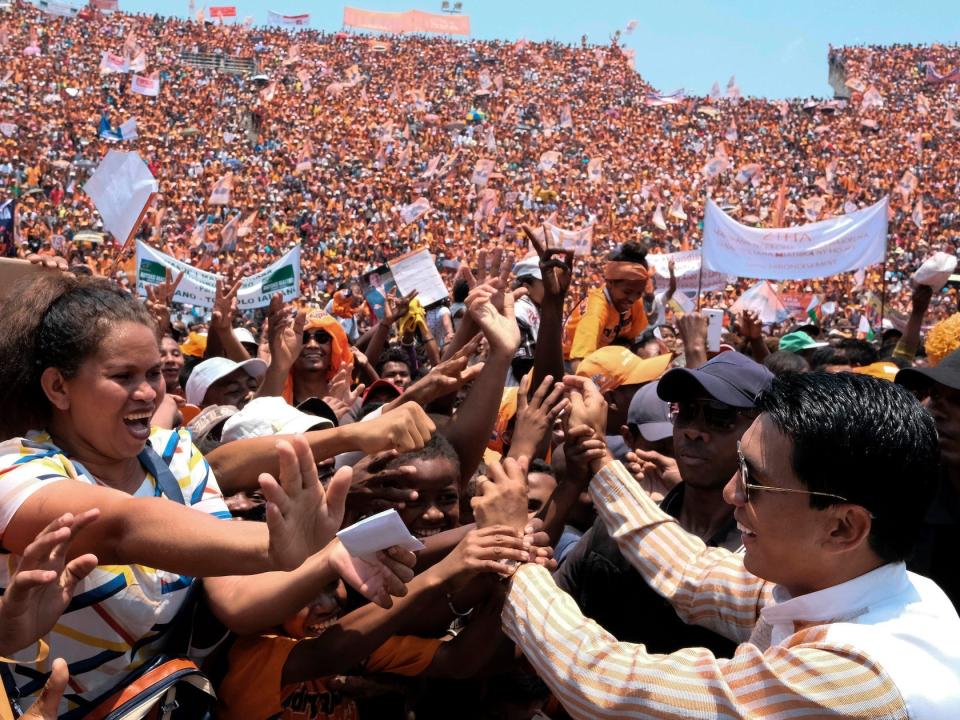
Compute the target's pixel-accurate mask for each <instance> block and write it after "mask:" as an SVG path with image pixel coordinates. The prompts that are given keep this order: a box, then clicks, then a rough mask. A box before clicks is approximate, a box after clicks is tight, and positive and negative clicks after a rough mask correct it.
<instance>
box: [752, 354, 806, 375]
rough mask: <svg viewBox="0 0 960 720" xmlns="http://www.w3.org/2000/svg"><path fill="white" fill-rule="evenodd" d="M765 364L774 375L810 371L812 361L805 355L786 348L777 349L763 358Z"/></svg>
mask: <svg viewBox="0 0 960 720" xmlns="http://www.w3.org/2000/svg"><path fill="white" fill-rule="evenodd" d="M763 364H764V365H765V366H766V368H767V369H768V370H769V371H770V372H772V373H773V374H774V375H785V374H786V373H805V372H810V363H808V362H807V360H806V358H804V357H803V355H801V354H800V353H795V352H787V351H786V350H777V352H775V353H770V354H769V355H767V356H766V357H765V358H764V359H763Z"/></svg>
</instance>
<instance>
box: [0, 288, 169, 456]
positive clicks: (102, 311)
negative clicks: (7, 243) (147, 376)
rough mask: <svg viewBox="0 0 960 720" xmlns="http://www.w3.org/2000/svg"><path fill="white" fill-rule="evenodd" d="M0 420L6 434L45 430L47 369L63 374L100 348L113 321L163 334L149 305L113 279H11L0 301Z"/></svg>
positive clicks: (0, 428)
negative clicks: (44, 377) (42, 380)
mask: <svg viewBox="0 0 960 720" xmlns="http://www.w3.org/2000/svg"><path fill="white" fill-rule="evenodd" d="M0 316H2V317H3V318H4V322H3V329H2V330H0V403H2V407H3V409H4V411H3V414H2V418H0V433H2V435H3V437H13V436H16V435H23V434H24V433H25V432H26V431H28V430H31V429H33V430H39V429H43V428H44V427H45V426H46V424H47V422H49V419H50V410H51V407H50V401H49V400H48V399H47V396H46V394H45V393H44V391H43V388H42V387H41V385H40V378H41V376H42V375H43V372H44V370H46V369H47V368H51V367H52V368H57V369H58V370H59V371H60V372H61V373H62V374H63V375H64V377H66V378H72V377H74V376H76V374H77V372H78V371H79V370H80V366H81V365H83V363H84V362H85V361H86V360H88V359H89V358H91V357H93V356H94V355H96V354H97V351H98V350H99V349H100V344H101V343H102V342H103V340H104V338H105V337H106V336H107V334H108V333H109V332H110V330H111V328H113V327H115V326H116V325H117V324H118V323H123V322H133V323H139V324H142V325H145V326H147V327H148V328H149V329H150V330H151V331H153V333H154V334H155V335H156V336H157V345H158V348H159V343H160V336H159V331H158V329H157V323H156V321H155V320H154V318H153V316H152V315H151V314H150V311H149V310H147V308H146V306H145V305H144V304H143V303H141V302H139V301H138V300H137V299H136V298H134V297H132V296H131V295H130V294H129V293H127V292H126V291H125V290H123V289H122V288H121V287H120V286H119V285H117V284H116V283H115V282H113V281H112V280H107V279H106V278H102V277H87V276H83V277H75V276H71V275H68V274H65V273H60V272H44V273H41V274H39V275H35V276H28V277H26V278H24V279H22V280H20V281H18V282H17V283H15V284H14V285H13V287H12V288H11V289H10V292H9V295H8V296H7V299H6V300H5V301H4V302H3V304H2V306H0Z"/></svg>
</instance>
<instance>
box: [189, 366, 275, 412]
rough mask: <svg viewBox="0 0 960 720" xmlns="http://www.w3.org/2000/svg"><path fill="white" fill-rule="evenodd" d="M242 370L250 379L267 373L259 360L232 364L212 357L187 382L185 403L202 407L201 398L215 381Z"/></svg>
mask: <svg viewBox="0 0 960 720" xmlns="http://www.w3.org/2000/svg"><path fill="white" fill-rule="evenodd" d="M237 369H243V370H244V371H246V373H247V375H249V376H250V377H254V378H258V377H262V376H263V374H264V373H265V372H266V371H267V364H266V363H265V362H264V361H263V360H261V359H260V358H251V359H250V360H244V361H243V362H240V363H238V362H234V361H233V360H231V359H229V358H225V357H212V358H208V359H206V360H204V361H203V362H202V363H200V364H199V365H197V366H196V367H195V368H194V369H193V371H192V372H191V373H190V378H189V379H188V380H187V387H186V388H185V389H186V391H187V402H188V403H191V404H193V405H201V406H202V405H203V398H204V397H205V396H206V394H207V390H209V389H210V386H211V385H213V384H214V383H215V382H216V381H217V380H220V379H222V378H225V377H226V376H227V375H229V374H230V373H232V372H233V371H234V370H237Z"/></svg>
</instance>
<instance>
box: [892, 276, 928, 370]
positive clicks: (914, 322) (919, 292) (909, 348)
mask: <svg viewBox="0 0 960 720" xmlns="http://www.w3.org/2000/svg"><path fill="white" fill-rule="evenodd" d="M932 297H933V288H932V287H930V286H929V285H918V286H917V287H916V288H914V290H913V295H912V296H911V298H910V317H909V318H908V319H907V327H906V328H904V332H903V337H902V338H900V341H899V342H898V343H897V347H896V348H895V349H894V351H893V356H894V357H895V358H900V359H902V360H909V361H910V362H913V360H914V358H916V356H917V348H919V347H920V328H921V327H922V326H923V316H924V315H925V314H926V312H927V308H928V307H930V299H931V298H932Z"/></svg>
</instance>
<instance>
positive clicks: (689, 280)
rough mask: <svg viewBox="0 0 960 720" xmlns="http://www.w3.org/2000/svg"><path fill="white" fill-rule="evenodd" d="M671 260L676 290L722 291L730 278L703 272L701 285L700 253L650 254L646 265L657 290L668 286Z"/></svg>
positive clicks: (710, 271)
mask: <svg viewBox="0 0 960 720" xmlns="http://www.w3.org/2000/svg"><path fill="white" fill-rule="evenodd" d="M671 260H673V274H674V277H676V278H677V290H688V291H690V292H694V293H695V292H697V288H698V287H699V288H700V289H701V290H702V291H703V292H713V291H715V290H723V289H724V288H725V287H726V286H727V283H728V282H730V280H731V278H730V276H729V275H726V274H725V273H721V272H716V271H715V270H706V269H704V271H703V278H702V285H701V277H700V251H699V250H688V251H686V252H675V253H650V254H649V255H647V265H649V266H650V269H651V270H652V271H653V282H654V284H655V285H656V288H657V290H666V289H667V288H668V287H669V286H670V261H671Z"/></svg>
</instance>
